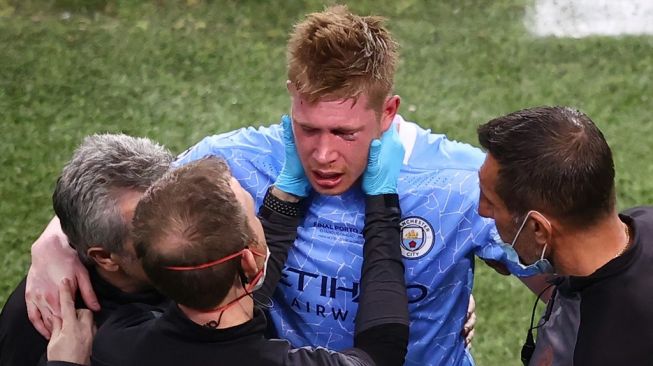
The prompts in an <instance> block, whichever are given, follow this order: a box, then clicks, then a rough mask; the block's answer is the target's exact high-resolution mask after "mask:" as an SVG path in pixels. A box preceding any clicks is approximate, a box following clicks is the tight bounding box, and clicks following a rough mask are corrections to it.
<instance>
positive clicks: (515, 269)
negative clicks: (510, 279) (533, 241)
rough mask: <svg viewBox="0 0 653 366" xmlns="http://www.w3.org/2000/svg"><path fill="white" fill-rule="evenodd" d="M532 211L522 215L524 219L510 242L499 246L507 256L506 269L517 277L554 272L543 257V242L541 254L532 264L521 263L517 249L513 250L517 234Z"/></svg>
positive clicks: (549, 263)
mask: <svg viewBox="0 0 653 366" xmlns="http://www.w3.org/2000/svg"><path fill="white" fill-rule="evenodd" d="M533 212H535V211H528V213H527V214H526V217H524V221H523V222H522V223H521V225H520V226H519V230H517V234H515V238H514V239H512V243H510V244H507V243H502V244H501V248H502V249H503V250H504V251H505V253H506V256H507V257H508V261H509V262H508V263H506V266H508V270H510V272H511V273H512V274H515V275H517V276H519V277H529V276H533V275H538V274H544V273H553V272H554V269H553V266H552V265H551V262H549V260H548V259H546V258H544V253H546V246H547V244H544V249H542V255H541V256H540V259H538V260H537V261H535V263H533V264H524V263H522V261H521V259H519V254H517V251H516V250H515V243H517V238H519V234H521V231H522V230H523V229H524V226H526V222H527V221H528V217H529V216H530V215H531V214H532V213H533Z"/></svg>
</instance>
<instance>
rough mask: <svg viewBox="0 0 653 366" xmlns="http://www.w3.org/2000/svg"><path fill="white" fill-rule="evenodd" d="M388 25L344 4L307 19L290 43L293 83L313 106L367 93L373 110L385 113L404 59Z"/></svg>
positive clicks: (290, 77) (290, 76) (294, 32)
mask: <svg viewBox="0 0 653 366" xmlns="http://www.w3.org/2000/svg"><path fill="white" fill-rule="evenodd" d="M384 20H385V19H384V18H381V17H378V16H366V17H361V16H358V15H355V14H352V13H351V12H350V11H349V10H348V9H347V7H346V6H343V5H338V6H333V7H330V8H327V9H326V10H324V11H323V12H319V13H312V14H309V15H307V16H306V18H305V19H304V20H302V21H301V22H299V23H298V24H296V25H295V27H294V30H293V32H292V33H291V35H290V40H289V41H288V49H287V57H288V79H289V80H290V81H291V82H292V83H293V84H294V87H295V88H296V89H297V91H298V92H299V93H300V95H301V96H302V97H303V98H305V99H307V101H308V102H309V103H315V102H317V101H324V100H338V99H350V98H353V99H358V97H360V96H361V95H363V94H365V95H367V97H368V98H369V105H368V107H369V108H372V109H375V110H377V111H380V110H381V108H382V106H383V103H384V101H385V99H386V97H388V96H389V95H390V92H391V91H392V86H393V79H394V74H395V69H396V66H397V58H398V51H397V48H398V45H397V43H396V42H395V40H394V39H393V38H392V35H391V34H390V32H389V31H388V30H387V29H386V28H385V27H384Z"/></svg>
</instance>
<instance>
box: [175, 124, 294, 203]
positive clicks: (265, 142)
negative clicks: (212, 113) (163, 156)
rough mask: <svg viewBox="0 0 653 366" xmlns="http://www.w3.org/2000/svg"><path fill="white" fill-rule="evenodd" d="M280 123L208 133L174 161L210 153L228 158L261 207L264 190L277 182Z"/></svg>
mask: <svg viewBox="0 0 653 366" xmlns="http://www.w3.org/2000/svg"><path fill="white" fill-rule="evenodd" d="M281 132H282V129H281V125H280V124H275V125H271V126H269V127H259V128H253V127H247V128H241V129H238V130H235V131H231V132H226V133H222V134H219V135H213V136H209V137H205V138H204V139H202V140H201V141H200V142H198V143H197V144H196V145H195V146H192V147H191V148H189V149H188V150H186V151H184V152H183V153H181V154H180V155H179V156H178V157H177V160H176V161H175V162H174V163H173V166H174V167H178V166H181V165H184V164H187V163H190V162H192V161H195V160H198V159H202V158H204V157H207V156H217V157H221V158H223V159H225V161H226V162H227V163H228V164H229V167H230V169H231V174H232V175H233V176H234V178H236V179H238V181H239V182H240V184H241V185H242V186H243V188H245V190H247V191H248V192H249V193H250V194H251V195H252V196H253V197H254V199H255V200H256V207H260V206H261V204H262V202H263V197H265V192H266V190H267V188H268V186H269V185H270V184H272V183H273V182H274V180H275V179H276V177H277V175H278V173H279V171H280V170H281V166H282V164H283V159H284V157H285V153H284V150H283V141H282V137H281Z"/></svg>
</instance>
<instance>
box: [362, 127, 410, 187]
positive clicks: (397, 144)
mask: <svg viewBox="0 0 653 366" xmlns="http://www.w3.org/2000/svg"><path fill="white" fill-rule="evenodd" d="M403 161H404V145H402V143H401V141H400V140H399V133H398V132H397V127H396V126H394V125H392V126H390V128H388V130H387V131H385V132H384V133H383V135H382V136H381V139H380V140H379V139H374V140H372V143H371V144H370V155H369V157H368V159H367V169H365V173H363V191H364V192H365V194H367V195H370V196H372V195H378V194H390V193H397V179H398V178H399V170H401V165H402V164H403Z"/></svg>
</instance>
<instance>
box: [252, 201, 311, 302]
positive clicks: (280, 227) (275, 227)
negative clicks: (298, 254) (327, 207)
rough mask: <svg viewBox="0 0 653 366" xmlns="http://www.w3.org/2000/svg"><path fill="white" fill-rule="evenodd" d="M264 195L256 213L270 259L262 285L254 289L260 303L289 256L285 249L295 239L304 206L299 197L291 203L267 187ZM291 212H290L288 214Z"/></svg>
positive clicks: (276, 280) (269, 291)
mask: <svg viewBox="0 0 653 366" xmlns="http://www.w3.org/2000/svg"><path fill="white" fill-rule="evenodd" d="M265 196H266V198H265V199H264V200H263V205H262V206H261V208H260V209H259V213H258V217H259V219H260V220H261V224H262V225H263V231H264V232H265V241H266V242H267V244H268V250H269V251H270V259H269V261H268V264H267V273H266V275H265V282H264V283H263V287H261V288H260V289H259V290H258V291H256V293H254V298H255V299H256V300H259V301H261V302H263V303H265V302H267V301H268V299H269V298H270V297H271V296H272V294H273V293H274V289H275V288H276V287H277V284H278V283H279V280H280V279H281V270H282V269H283V266H284V265H285V263H286V259H287V258H288V250H290V247H292V245H293V244H294V243H295V239H296V238H297V227H298V226H299V224H300V223H301V222H302V221H303V219H304V207H305V205H304V203H303V202H302V201H300V202H297V203H291V202H285V201H281V200H279V199H276V198H275V197H274V196H272V194H271V193H270V190H269V189H268V192H267V193H266V194H265ZM284 208H288V209H284ZM290 212H292V214H289V213H290Z"/></svg>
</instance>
